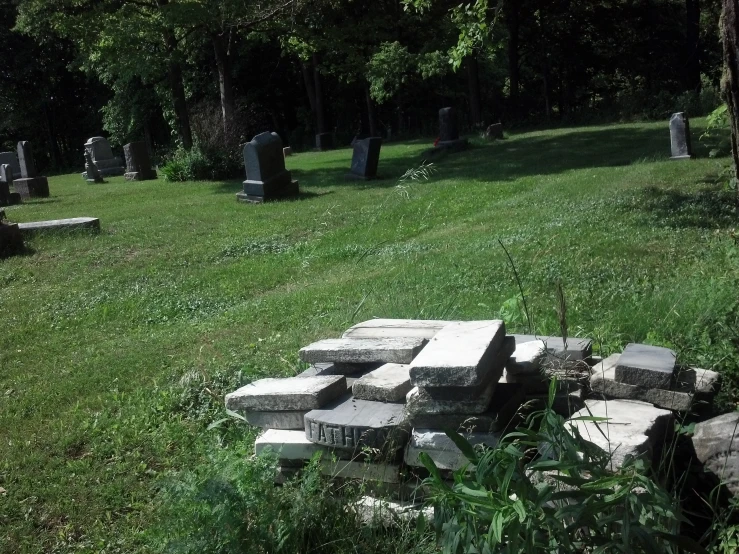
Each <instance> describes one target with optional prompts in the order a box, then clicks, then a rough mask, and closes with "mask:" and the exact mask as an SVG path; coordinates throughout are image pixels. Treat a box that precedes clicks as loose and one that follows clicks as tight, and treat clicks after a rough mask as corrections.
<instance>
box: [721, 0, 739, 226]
mask: <svg viewBox="0 0 739 554" xmlns="http://www.w3.org/2000/svg"><path fill="white" fill-rule="evenodd" d="M723 2H724V5H723V13H722V14H721V42H722V43H723V47H724V75H723V78H722V79H721V90H722V92H723V94H724V99H725V100H726V106H727V113H728V115H729V124H730V126H731V152H732V155H733V158H734V171H733V173H732V175H733V179H734V184H735V185H737V186H736V207H737V213H739V0H723Z"/></svg>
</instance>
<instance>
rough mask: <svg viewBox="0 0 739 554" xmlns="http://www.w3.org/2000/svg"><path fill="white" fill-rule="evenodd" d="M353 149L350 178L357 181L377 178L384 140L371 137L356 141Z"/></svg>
mask: <svg viewBox="0 0 739 554" xmlns="http://www.w3.org/2000/svg"><path fill="white" fill-rule="evenodd" d="M353 147H354V150H353V154H352V167H351V170H350V173H349V175H348V176H349V177H351V178H355V179H374V178H376V177H377V165H378V162H379V160H380V148H381V147H382V139H381V138H379V137H371V138H366V139H363V140H355V141H354V142H353Z"/></svg>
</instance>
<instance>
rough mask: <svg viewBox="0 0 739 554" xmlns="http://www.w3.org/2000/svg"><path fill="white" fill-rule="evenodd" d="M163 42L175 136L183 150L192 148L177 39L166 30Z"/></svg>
mask: <svg viewBox="0 0 739 554" xmlns="http://www.w3.org/2000/svg"><path fill="white" fill-rule="evenodd" d="M164 41H165V43H166V45H167V51H168V53H169V65H168V67H167V78H168V80H169V88H170V91H171V93H172V101H173V104H174V116H175V124H176V126H177V136H178V137H179V139H180V142H182V146H183V148H185V150H190V149H191V148H192V130H191V129H190V115H189V114H188V112H187V98H186V96H185V85H184V83H183V81H182V66H181V65H180V62H179V61H178V60H177V39H176V38H175V36H174V34H173V33H172V32H171V31H169V30H167V31H165V33H164Z"/></svg>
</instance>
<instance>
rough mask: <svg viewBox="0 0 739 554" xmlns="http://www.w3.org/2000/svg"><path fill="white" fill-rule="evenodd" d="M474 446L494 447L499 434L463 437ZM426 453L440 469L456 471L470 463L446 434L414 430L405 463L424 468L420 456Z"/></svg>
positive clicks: (479, 434) (474, 434)
mask: <svg viewBox="0 0 739 554" xmlns="http://www.w3.org/2000/svg"><path fill="white" fill-rule="evenodd" d="M463 436H464V438H465V439H467V441H468V442H469V443H470V444H472V445H473V446H477V445H485V446H490V447H493V446H495V445H496V444H498V441H499V440H500V437H501V435H500V434H499V433H472V434H469V435H463ZM422 452H425V453H426V454H428V455H429V457H430V458H431V459H432V460H433V461H434V463H435V464H436V467H437V468H439V469H446V470H452V471H456V470H459V469H462V468H463V467H465V466H467V465H468V464H469V463H470V462H469V460H468V459H467V458H465V456H464V454H462V451H461V450H459V448H457V445H456V444H454V442H453V441H452V439H450V438H449V437H448V436H447V435H446V434H445V433H444V432H442V431H437V430H434V429H413V433H412V434H411V439H410V442H409V443H408V447H407V448H406V451H405V463H406V464H408V465H409V466H412V467H424V465H423V463H421V459H420V455H421V453H422Z"/></svg>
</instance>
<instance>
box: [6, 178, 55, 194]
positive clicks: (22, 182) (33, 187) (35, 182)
mask: <svg viewBox="0 0 739 554" xmlns="http://www.w3.org/2000/svg"><path fill="white" fill-rule="evenodd" d="M13 187H14V188H15V191H16V192H17V193H18V194H20V196H21V198H23V199H29V198H48V197H49V180H48V179H47V178H46V177H32V178H27V179H26V178H21V179H15V180H14V181H13Z"/></svg>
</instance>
